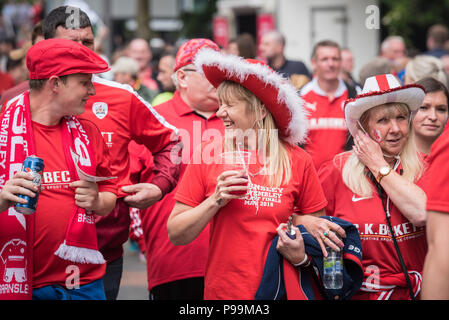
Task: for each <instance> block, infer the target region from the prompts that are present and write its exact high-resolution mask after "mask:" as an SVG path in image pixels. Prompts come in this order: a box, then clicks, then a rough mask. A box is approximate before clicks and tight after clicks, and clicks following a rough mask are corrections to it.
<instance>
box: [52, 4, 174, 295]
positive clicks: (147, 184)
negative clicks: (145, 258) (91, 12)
mask: <svg viewBox="0 0 449 320" xmlns="http://www.w3.org/2000/svg"><path fill="white" fill-rule="evenodd" d="M73 9H74V8H73V7H67V6H61V7H58V8H56V9H54V10H53V11H51V12H50V13H49V14H48V15H47V17H46V18H45V20H44V23H43V30H44V37H45V38H46V39H49V38H65V39H69V40H73V41H77V42H79V43H81V44H83V45H85V46H87V47H88V48H90V49H94V36H93V31H92V26H91V23H90V20H89V18H88V17H87V15H86V13H85V12H83V11H82V10H80V9H78V8H76V10H79V19H80V20H79V22H80V23H79V25H77V26H71V25H67V21H69V22H70V21H71V19H69V18H70V15H71V13H72V12H73ZM92 82H93V84H94V87H95V89H96V91H97V94H96V95H95V96H94V97H91V98H90V99H89V100H88V101H87V104H86V110H85V112H84V113H83V115H82V116H81V118H83V119H88V120H90V121H92V122H94V123H95V124H96V125H97V126H98V128H99V129H100V131H101V133H102V135H103V138H104V139H105V142H106V144H107V146H108V147H109V152H110V154H111V167H110V169H111V171H112V174H113V176H117V177H118V178H117V185H118V194H117V204H116V206H115V208H114V210H113V211H112V212H111V213H110V214H108V215H107V216H105V217H101V218H99V219H97V220H96V226H97V235H98V246H99V250H100V251H101V253H102V254H103V256H104V258H105V259H106V261H107V268H106V274H105V276H104V278H103V282H104V286H105V292H106V297H107V299H108V300H109V299H111V300H115V299H116V298H117V295H118V291H119V286H120V280H121V276H122V270H123V244H124V243H125V242H126V241H127V240H128V236H129V226H130V216H129V206H132V207H138V208H147V207H149V206H151V205H152V204H154V203H155V202H157V201H159V200H160V199H162V198H163V197H164V195H165V194H167V193H169V192H170V191H171V190H172V189H173V188H174V187H175V186H176V183H177V180H178V177H179V170H180V166H179V164H177V163H174V162H173V161H171V156H176V155H178V153H177V151H175V150H178V149H174V148H177V144H178V143H179V139H178V137H177V129H176V128H175V127H173V126H172V125H171V124H169V123H168V122H167V121H165V119H164V118H163V117H162V116H161V115H160V114H158V113H157V112H156V110H154V108H153V107H152V106H151V105H150V104H149V103H148V102H146V101H144V100H143V99H142V98H141V97H140V96H139V95H138V94H137V93H136V92H134V91H133V90H132V88H131V87H129V86H125V85H122V84H119V83H117V82H114V81H108V80H104V79H101V78H100V77H97V76H94V77H93V79H92ZM130 141H136V142H137V143H138V144H142V145H144V146H145V147H146V148H147V149H148V150H150V151H151V153H152V154H153V157H154V173H155V174H154V176H152V178H151V180H145V181H142V183H139V184H135V185H131V184H132V182H131V180H130V165H129V164H130V159H129V153H128V144H129V142H130ZM172 150H173V152H172ZM178 151H179V150H178Z"/></svg>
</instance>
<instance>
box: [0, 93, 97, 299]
mask: <svg viewBox="0 0 449 320" xmlns="http://www.w3.org/2000/svg"><path fill="white" fill-rule="evenodd" d="M11 102H12V103H11V104H10V106H9V107H8V109H7V110H6V111H5V112H4V113H3V114H2V115H1V117H0V185H1V187H3V186H4V184H5V182H6V181H7V180H9V179H11V178H12V177H13V176H14V174H16V173H17V172H18V171H21V170H22V164H23V161H24V160H25V158H26V157H27V156H28V155H33V154H34V155H36V156H39V155H38V154H36V149H35V145H34V137H33V132H32V126H31V112H30V106H29V92H25V93H23V94H22V95H20V96H19V97H18V98H16V99H14V101H11ZM60 125H61V132H62V143H63V146H64V155H65V159H66V161H67V165H68V167H69V171H70V176H71V177H72V181H76V180H79V177H78V174H77V170H76V166H75V164H74V162H73V159H72V156H71V150H73V151H74V152H75V153H77V154H78V155H79V157H80V161H79V163H78V167H79V168H80V169H81V170H82V171H84V172H86V173H88V174H91V175H95V169H96V163H95V157H94V153H93V149H92V144H91V141H90V140H89V137H88V136H87V134H86V131H85V130H84V129H83V127H82V125H81V123H80V122H79V121H78V119H77V118H75V117H65V118H63V120H62V121H61V124H60ZM44 170H45V169H44ZM55 214H57V213H55ZM35 218H36V215H35V214H31V215H23V214H20V213H18V212H16V211H15V210H14V207H10V208H9V209H8V210H7V211H4V212H1V213H0V300H1V299H31V294H32V293H31V291H32V290H31V289H32V279H33V251H32V250H33V239H34V219H35ZM94 221H95V219H94V217H93V216H91V213H90V212H86V210H84V209H83V208H80V207H78V206H76V205H75V207H74V208H73V212H72V215H71V217H70V221H69V223H68V226H67V231H66V235H65V239H64V241H63V242H62V243H61V245H60V247H59V248H58V250H57V251H56V252H55V255H57V256H58V257H60V258H62V259H65V260H69V261H72V262H76V263H93V264H102V263H105V260H104V259H103V256H102V254H101V253H100V252H99V251H98V246H97V233H96V228H95V222H94ZM40 259H46V257H40Z"/></svg>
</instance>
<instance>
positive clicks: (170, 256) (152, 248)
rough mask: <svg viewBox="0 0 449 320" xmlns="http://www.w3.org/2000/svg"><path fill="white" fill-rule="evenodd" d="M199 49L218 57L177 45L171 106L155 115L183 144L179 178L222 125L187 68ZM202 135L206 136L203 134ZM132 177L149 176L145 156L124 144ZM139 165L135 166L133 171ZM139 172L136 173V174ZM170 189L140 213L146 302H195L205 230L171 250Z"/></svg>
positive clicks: (201, 83) (203, 42) (212, 99)
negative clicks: (171, 127)
mask: <svg viewBox="0 0 449 320" xmlns="http://www.w3.org/2000/svg"><path fill="white" fill-rule="evenodd" d="M203 48H212V49H213V50H216V51H219V48H218V46H217V45H216V44H215V43H214V42H212V41H211V40H208V39H191V40H189V41H187V42H186V43H185V44H183V45H182V46H181V47H180V48H179V50H178V53H177V55H176V61H175V66H174V74H173V75H172V78H173V82H174V83H175V85H176V91H175V93H174V96H173V98H172V99H171V100H169V101H167V102H164V103H162V104H160V105H157V106H156V107H155V109H156V110H157V111H158V112H159V113H160V114H161V115H162V116H163V117H164V118H165V119H167V121H169V122H170V123H172V124H173V125H175V126H176V127H177V128H178V129H179V132H180V136H181V138H182V141H183V151H182V169H181V176H182V173H183V172H184V170H185V167H186V165H187V163H188V162H189V160H190V157H191V156H192V154H193V150H194V149H195V148H197V147H198V146H199V145H200V144H201V143H202V142H203V140H204V141H206V140H209V139H221V137H222V134H223V131H224V127H223V122H222V121H221V120H220V119H219V118H218V117H217V116H216V115H215V112H216V111H217V110H218V100H217V95H216V90H215V88H214V87H213V86H212V85H211V84H210V83H209V81H207V79H206V78H205V77H204V75H202V74H200V73H198V72H197V71H196V70H195V66H194V65H193V59H194V57H195V55H196V54H197V52H198V51H199V50H200V49H203ZM206 131H207V133H206ZM130 150H131V151H130V152H131V153H132V155H133V160H134V161H133V162H134V163H136V164H138V165H137V166H136V167H135V168H134V170H133V171H134V172H135V173H136V174H137V173H139V172H140V173H141V175H140V178H141V179H143V180H146V179H147V176H148V175H150V176H151V175H152V166H151V160H152V159H151V154H149V152H148V154H147V155H146V156H142V152H145V150H144V148H143V147H142V146H139V145H137V144H130ZM139 164H140V165H139ZM142 169H144V170H143V171H142V172H141V170H142ZM175 193H176V189H175V190H173V191H172V192H171V193H169V194H168V195H166V196H165V197H164V199H162V200H161V201H159V202H157V203H155V204H154V205H152V206H151V207H149V208H148V209H145V210H142V211H141V212H140V214H141V219H142V226H143V236H144V238H145V249H146V251H145V255H146V258H147V261H148V263H147V278H148V290H149V291H150V299H151V300H185V299H189V300H192V299H193V300H201V299H203V291H204V272H205V266H206V260H207V250H208V242H209V229H208V228H206V229H205V230H204V231H203V232H202V233H201V235H200V236H199V237H198V238H197V239H196V240H195V241H194V242H192V243H190V244H188V245H186V246H175V245H173V244H172V243H171V242H170V240H169V238H168V233H167V227H166V225H167V220H168V217H169V215H170V213H171V211H172V209H173V206H174V205H175V202H176V201H175V199H174V195H175Z"/></svg>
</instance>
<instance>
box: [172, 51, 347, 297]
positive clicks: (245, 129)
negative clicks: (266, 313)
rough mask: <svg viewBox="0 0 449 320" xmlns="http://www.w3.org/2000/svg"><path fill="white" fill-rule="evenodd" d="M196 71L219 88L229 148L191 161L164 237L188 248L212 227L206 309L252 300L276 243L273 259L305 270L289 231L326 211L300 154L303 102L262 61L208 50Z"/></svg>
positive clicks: (300, 248) (326, 225) (206, 149)
mask: <svg viewBox="0 0 449 320" xmlns="http://www.w3.org/2000/svg"><path fill="white" fill-rule="evenodd" d="M195 66H196V70H197V71H198V72H203V73H204V75H205V76H206V78H207V79H208V80H209V82H211V83H212V84H213V85H214V87H216V88H217V95H218V98H219V104H220V108H219V110H218V111H217V116H218V117H220V118H221V120H222V121H223V123H224V125H225V138H224V141H217V140H215V141H213V142H209V143H206V144H204V145H202V146H201V147H200V148H199V149H198V150H197V151H196V153H197V154H200V155H201V157H198V156H197V157H195V154H194V155H193V157H192V161H191V163H190V164H189V165H188V166H187V169H186V172H185V174H184V176H183V179H182V181H180V184H179V188H178V192H177V195H176V197H175V198H176V200H177V203H176V205H175V207H174V209H173V211H172V213H171V215H170V218H169V220H168V224H167V228H168V233H169V236H170V240H171V241H172V242H173V243H174V244H176V245H183V244H187V243H190V242H192V241H194V239H195V238H196V236H197V235H198V234H199V233H200V232H201V230H202V229H203V228H204V227H205V226H206V225H207V224H208V223H209V222H211V229H210V232H211V234H210V246H209V258H208V263H207V266H206V276H205V299H230V300H233V299H244V300H247V299H254V296H255V293H256V291H257V288H258V286H259V283H260V280H261V277H262V273H263V268H264V263H265V258H266V255H267V252H268V249H269V246H270V244H271V242H272V240H273V238H274V237H275V236H276V235H279V241H278V245H277V249H278V251H279V252H280V253H281V254H282V255H283V256H284V257H285V258H286V259H287V260H288V261H289V262H290V263H292V264H294V265H295V266H298V267H299V266H300V265H302V264H303V263H306V262H307V259H305V258H306V255H305V251H304V243H303V241H302V238H301V235H300V232H299V230H298V229H297V228H295V227H293V229H294V230H295V231H296V238H295V239H290V238H289V237H288V236H287V234H286V231H285V228H286V227H287V224H286V222H287V221H288V219H289V217H290V216H291V215H292V214H293V213H300V214H301V215H304V214H314V215H324V210H323V208H324V207H325V206H326V203H327V202H326V200H325V198H324V195H323V191H322V189H321V186H320V183H319V180H318V177H317V174H316V171H315V169H314V166H313V163H312V160H311V158H310V156H309V155H308V154H307V153H306V152H305V151H303V150H302V149H300V148H299V147H298V146H297V144H298V143H302V142H304V140H305V138H306V132H307V120H306V117H305V112H304V109H303V101H302V100H301V98H300V97H299V96H298V94H297V93H296V90H295V88H294V87H293V86H292V85H291V84H290V83H288V82H287V80H286V79H284V78H283V77H281V76H280V75H279V74H277V73H275V72H274V71H273V70H272V69H270V68H269V67H268V66H267V65H265V64H263V63H262V62H260V61H257V60H251V59H247V60H244V59H243V58H241V57H237V56H232V55H224V54H221V53H219V52H215V51H212V50H207V49H203V50H201V51H200V52H199V53H198V54H197V55H196V57H195ZM218 140H219V139H218ZM209 155H210V158H213V159H214V161H209V160H210V159H206V158H207V156H209ZM229 155H231V157H230V158H231V160H229ZM198 158H201V160H202V161H200V163H198V161H193V160H194V159H198ZM223 159H227V160H225V161H224V160H223ZM229 163H231V164H232V163H233V164H235V166H234V167H229V166H228V164H229ZM298 217H299V216H297V215H295V221H294V222H295V224H299V223H296V222H299V220H300V218H298ZM314 219H316V220H322V222H321V221H320V222H315V224H314V227H313V228H315V229H318V228H321V229H322V230H323V231H324V230H329V229H330V230H334V231H336V232H338V233H340V234H341V235H342V236H344V231H343V230H342V229H341V228H340V227H339V226H338V225H336V224H334V223H331V222H329V221H327V220H325V219H318V218H314ZM307 221H312V220H307ZM313 221H314V220H313ZM331 237H332V239H331ZM320 241H321V239H320ZM327 244H328V245H330V246H332V247H334V248H335V249H338V246H341V245H342V242H341V240H339V239H338V237H337V236H336V235H334V234H332V236H329V241H328V243H327ZM323 249H324V246H323Z"/></svg>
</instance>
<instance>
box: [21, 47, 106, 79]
mask: <svg viewBox="0 0 449 320" xmlns="http://www.w3.org/2000/svg"><path fill="white" fill-rule="evenodd" d="M26 63H27V68H28V70H29V77H30V79H49V78H50V77H51V76H65V75H69V74H75V73H90V74H92V73H103V72H106V71H108V70H109V69H110V68H109V66H108V64H107V62H106V61H104V60H103V59H102V58H100V56H99V55H97V54H96V53H95V52H93V51H92V50H90V49H89V48H87V47H86V46H83V45H81V44H79V43H78V42H75V41H71V40H67V39H48V40H43V41H39V42H38V43H36V44H35V45H34V46H32V47H31V48H30V50H28V53H27V57H26Z"/></svg>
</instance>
